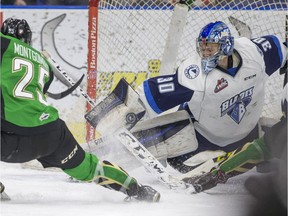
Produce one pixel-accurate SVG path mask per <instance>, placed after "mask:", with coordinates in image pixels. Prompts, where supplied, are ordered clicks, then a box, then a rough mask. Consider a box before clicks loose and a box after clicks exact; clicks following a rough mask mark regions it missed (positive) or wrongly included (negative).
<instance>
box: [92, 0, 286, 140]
mask: <svg viewBox="0 0 288 216" xmlns="http://www.w3.org/2000/svg"><path fill="white" fill-rule="evenodd" d="M177 2H178V1H175V0H154V1H147V0H90V6H89V39H88V50H89V52H88V76H87V77H88V87H87V89H88V95H89V96H90V97H91V98H94V99H95V100H96V103H97V102H100V101H101V100H102V99H103V98H104V97H106V96H107V95H108V94H109V93H110V92H111V91H112V90H113V88H114V87H115V85H116V84H117V83H118V81H119V80H120V79H121V78H122V77H125V78H126V80H127V81H128V82H129V83H131V84H132V86H133V87H134V88H136V87H137V86H138V85H139V84H140V83H141V82H143V81H144V80H145V79H146V78H148V77H152V76H157V75H158V74H159V72H160V73H162V74H165V73H173V72H174V71H175V69H176V68H177V65H179V63H180V62H181V61H182V60H183V59H185V58H187V57H188V56H189V55H190V54H191V53H192V52H195V49H196V45H195V38H196V37H197V35H198V32H199V30H200V29H201V28H202V27H203V26H204V25H205V24H207V23H208V22H212V21H216V20H221V21H224V22H225V23H227V24H228V26H229V27H230V29H231V31H232V34H233V35H234V36H235V37H239V36H246V37H257V36H261V35H265V34H276V35H278V36H280V37H281V38H282V39H283V41H284V40H285V39H287V26H286V25H287V15H286V13H287V2H286V0H245V1H243V0H195V1H192V0H187V2H189V3H190V5H189V11H188V9H187V14H185V13H186V12H185V7H184V8H183V7H181V10H182V11H180V13H179V11H178V13H177V11H176V8H177V6H176V4H177ZM191 3H192V4H191ZM95 25H96V27H95ZM95 34H96V35H97V37H96V38H94V36H95ZM175 42H177V43H175ZM94 66H95V67H94ZM165 68H167V69H165ZM282 83H283V77H282V76H280V75H279V74H278V73H276V74H275V75H273V76H272V77H270V78H269V82H268V83H267V84H266V95H265V107H264V110H263V113H262V116H265V117H269V118H276V119H278V118H279V117H280V116H281V111H280V100H281V96H282ZM87 109H89V107H87ZM93 137H95V134H94V131H93V130H91V128H90V126H88V125H87V140H90V139H91V138H93Z"/></svg>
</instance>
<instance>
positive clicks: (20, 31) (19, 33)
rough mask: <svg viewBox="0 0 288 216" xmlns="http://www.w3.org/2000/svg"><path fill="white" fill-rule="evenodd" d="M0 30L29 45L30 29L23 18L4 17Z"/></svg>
mask: <svg viewBox="0 0 288 216" xmlns="http://www.w3.org/2000/svg"><path fill="white" fill-rule="evenodd" d="M1 32H2V33H3V34H4V35H8V36H12V37H15V38H17V39H19V40H21V41H23V42H25V43H27V44H29V45H31V38H32V31H31V29H30V27H29V25H28V23H27V21H26V20H25V19H22V20H19V19H13V18H8V19H6V20H5V21H4V22H3V24H2V27H1Z"/></svg>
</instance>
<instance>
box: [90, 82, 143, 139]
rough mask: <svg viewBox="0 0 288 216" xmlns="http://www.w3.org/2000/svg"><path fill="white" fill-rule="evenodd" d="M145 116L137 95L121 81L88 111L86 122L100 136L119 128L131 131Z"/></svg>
mask: <svg viewBox="0 0 288 216" xmlns="http://www.w3.org/2000/svg"><path fill="white" fill-rule="evenodd" d="M144 114H145V109H144V106H143V105H142V103H141V101H140V99H139V96H138V94H137V93H136V92H135V91H134V90H133V88H132V87H131V86H130V85H129V84H128V83H127V82H126V81H125V80H124V79H121V80H120V82H119V83H118V84H117V86H116V87H115V89H114V90H113V92H112V93H111V94H110V95H109V96H108V97H107V98H105V99H104V100H103V101H102V102H100V103H99V104H97V106H95V107H94V108H93V109H92V110H91V111H89V112H88V113H87V114H86V115H85V118H86V120H87V121H88V122H89V123H90V124H91V125H92V126H93V127H94V128H97V130H98V131H99V132H100V133H102V134H107V132H106V131H109V133H111V132H113V131H115V130H117V129H118V128H120V127H123V126H124V127H125V128H127V129H131V128H132V127H133V126H134V125H135V124H136V123H137V122H138V121H139V120H140V119H141V118H142V117H143V116H144Z"/></svg>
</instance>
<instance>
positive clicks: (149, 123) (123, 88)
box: [85, 79, 198, 160]
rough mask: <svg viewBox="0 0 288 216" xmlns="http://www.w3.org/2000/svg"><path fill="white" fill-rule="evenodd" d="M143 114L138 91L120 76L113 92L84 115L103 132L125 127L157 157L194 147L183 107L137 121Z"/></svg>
mask: <svg viewBox="0 0 288 216" xmlns="http://www.w3.org/2000/svg"><path fill="white" fill-rule="evenodd" d="M144 114H145V108H144V105H142V102H141V100H140V99H139V96H138V94H137V93H136V92H135V91H134V90H133V88H132V87H131V86H129V84H128V83H127V82H126V81H125V80H124V79H121V80H120V82H119V83H118V84H117V86H116V88H115V89H114V90H113V92H112V93H111V94H110V95H109V96H108V97H107V98H105V99H104V100H103V101H102V102H100V103H99V104H98V105H97V106H95V107H94V108H93V109H92V110H91V111H89V112H88V113H87V114H86V115H85V118H86V120H87V121H88V122H89V123H90V124H91V125H92V126H93V127H94V128H96V129H97V131H99V132H100V133H101V134H102V135H107V134H111V133H113V132H115V131H116V130H117V129H119V128H121V127H125V128H126V129H128V130H130V132H131V133H132V134H133V135H134V136H135V137H136V138H137V139H138V140H139V141H140V142H141V143H142V144H143V146H145V147H146V148H147V149H148V150H149V152H151V153H152V154H153V155H154V156H155V157H156V158H157V159H158V160H166V159H167V158H169V157H177V156H179V155H182V154H185V153H188V152H191V151H194V150H196V149H197V147H198V142H197V140H196V137H195V130H194V126H193V123H192V122H191V120H190V117H189V114H188V113H187V112H186V111H185V110H182V111H178V112H173V113H169V114H165V115H160V116H158V117H156V118H153V119H148V120H142V121H139V120H140V119H141V118H142V117H143V116H144ZM113 120H114V121H113Z"/></svg>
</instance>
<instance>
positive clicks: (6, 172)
mask: <svg viewBox="0 0 288 216" xmlns="http://www.w3.org/2000/svg"><path fill="white" fill-rule="evenodd" d="M0 168H1V181H2V182H3V183H4V184H5V187H6V192H7V194H8V195H9V196H10V197H11V199H12V200H11V201H7V202H1V205H0V215H1V216H18V215H19V216H20V215H21V216H58V215H59V216H60V215H61V216H80V215H81V216H85V215H86V216H87V215H95V216H162V215H163V216H218V215H219V216H245V215H247V211H248V209H249V206H250V205H251V203H252V202H254V201H255V200H254V198H253V197H251V196H250V194H249V193H248V192H247V191H246V190H245V188H244V187H243V182H244V181H245V179H246V178H247V175H251V173H250V172H249V173H248V174H244V175H242V176H239V177H237V178H233V179H230V180H229V181H228V182H227V183H226V184H225V185H219V186H217V187H216V188H214V189H211V190H209V191H207V192H206V193H201V194H195V195H191V194H186V193H185V192H183V191H182V192H177V191H173V190H170V189H168V188H166V187H165V186H163V185H161V184H160V183H159V182H158V181H157V180H156V178H154V177H153V176H152V175H151V174H147V172H146V171H145V170H144V169H143V168H137V169H133V170H131V172H129V173H130V174H131V175H132V176H134V177H136V178H137V179H138V180H139V181H140V182H141V183H143V184H149V185H151V186H153V187H154V188H155V189H157V190H158V191H159V192H160V193H161V195H162V198H161V201H160V202H159V203H142V202H125V201H124V198H125V195H124V194H122V193H120V192H115V191H111V190H108V189H105V188H103V187H101V186H98V185H96V184H94V183H73V182H70V181H69V180H68V177H67V175H66V174H65V173H63V172H61V171H55V170H47V171H41V170H32V169H22V168H21V166H20V165H19V164H7V163H3V162H1V163H0ZM252 174H253V171H252Z"/></svg>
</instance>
